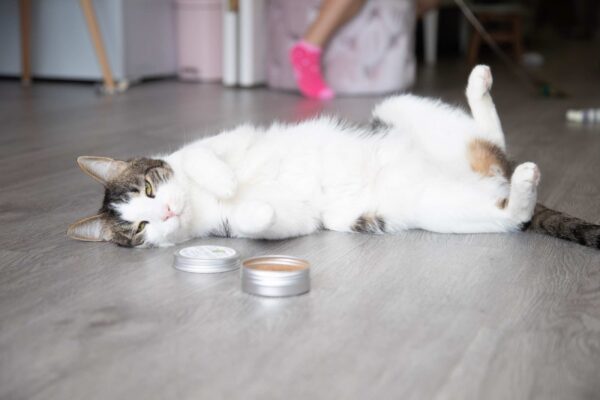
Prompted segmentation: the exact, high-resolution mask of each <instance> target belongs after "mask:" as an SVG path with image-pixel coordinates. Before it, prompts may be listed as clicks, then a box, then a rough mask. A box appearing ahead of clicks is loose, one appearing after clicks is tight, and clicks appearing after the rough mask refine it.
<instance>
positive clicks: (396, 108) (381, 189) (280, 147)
mask: <svg viewBox="0 0 600 400" xmlns="http://www.w3.org/2000/svg"><path fill="white" fill-rule="evenodd" d="M491 85H492V76H491V73H490V69H489V68H488V67H486V66H477V67H475V68H474V69H473V71H472V72H471V75H470V77H469V82H468V85H467V90H466V95H467V100H468V102H469V106H470V108H471V112H472V116H469V115H467V114H466V113H465V112H463V111H462V110H460V109H458V108H454V107H451V106H449V105H447V104H444V103H442V102H440V101H437V100H431V99H426V98H421V97H416V96H411V95H405V96H398V97H391V98H388V99H387V100H385V101H383V102H382V103H381V104H379V105H378V106H377V107H375V109H374V111H373V119H372V123H371V126H369V127H356V126H352V125H350V124H347V123H344V122H341V121H339V120H336V119H333V118H329V117H321V118H317V119H313V120H309V121H305V122H302V123H299V124H292V125H284V124H274V125H272V126H271V127H269V128H267V129H263V128H258V127H252V126H248V125H243V126H240V127H238V128H236V129H234V130H231V131H227V132H223V133H221V134H219V135H216V136H214V137H210V138H206V139H201V140H199V141H196V142H194V143H191V144H189V145H187V146H185V147H183V148H182V149H180V150H178V151H176V152H174V153H172V154H169V155H167V156H161V157H156V158H135V159H132V160H129V161H117V160H113V159H110V158H103V157H79V158H78V160H77V162H78V163H79V165H80V167H81V168H82V169H83V171H84V172H86V173H87V174H89V175H90V176H91V177H93V178H94V179H96V180H98V181H99V182H100V183H102V184H103V185H104V186H105V188H106V191H105V195H104V202H103V204H102V208H100V211H99V213H98V215H95V216H93V217H89V218H85V219H82V220H80V221H78V222H76V223H74V224H73V225H71V226H70V227H69V229H68V235H69V236H70V237H72V238H74V239H79V240H87V241H110V242H113V243H116V244H118V245H121V246H128V247H150V246H170V245H172V244H174V243H179V242H183V241H185V240H189V239H192V238H195V237H204V236H211V235H212V236H223V237H247V238H261V239H283V238H289V237H294V236H298V235H307V234H310V233H312V232H315V231H317V230H319V229H329V230H334V231H340V232H368V233H394V232H399V231H402V230H406V229H412V228H420V229H426V230H429V231H433V232H453V233H477V232H515V231H521V230H533V231H536V232H541V233H545V234H548V235H551V236H555V237H559V238H562V239H567V240H572V241H575V242H578V243H581V244H583V245H586V246H590V247H596V248H600V226H599V225H594V224H589V223H586V222H584V221H581V220H579V219H576V218H572V217H569V216H567V215H565V214H562V213H560V212H557V211H553V210H549V209H547V208H545V207H544V206H542V205H539V204H537V205H536V197H537V186H538V183H539V180H540V172H539V170H538V168H537V166H536V165H535V164H533V163H531V162H527V163H523V164H519V165H517V166H516V167H514V166H513V164H512V163H510V162H509V161H508V159H507V156H506V153H505V143H504V134H503V132H502V127H501V125H500V120H499V118H498V114H497V113H496V108H495V106H494V103H493V101H492V98H491V96H490V93H489V90H490V88H491Z"/></svg>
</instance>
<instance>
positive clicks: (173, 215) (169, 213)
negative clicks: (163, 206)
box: [162, 204, 178, 221]
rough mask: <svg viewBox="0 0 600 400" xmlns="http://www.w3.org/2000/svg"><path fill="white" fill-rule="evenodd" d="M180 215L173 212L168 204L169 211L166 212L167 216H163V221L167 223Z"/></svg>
mask: <svg viewBox="0 0 600 400" xmlns="http://www.w3.org/2000/svg"><path fill="white" fill-rule="evenodd" d="M177 216H178V214H177V213H176V212H174V211H173V210H171V207H169V205H168V204H167V210H166V212H165V215H164V216H163V218H162V220H163V221H166V220H168V219H169V218H171V217H177Z"/></svg>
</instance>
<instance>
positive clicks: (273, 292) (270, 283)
mask: <svg viewBox="0 0 600 400" xmlns="http://www.w3.org/2000/svg"><path fill="white" fill-rule="evenodd" d="M309 290H310V264H309V263H308V261H306V260H302V259H300V258H296V257H290V256H277V255H273V256H261V257H253V258H248V259H246V260H244V261H243V262H242V291H244V292H246V293H250V294H255V295H259V296H267V297H285V296H296V295H299V294H303V293H306V292H308V291H309Z"/></svg>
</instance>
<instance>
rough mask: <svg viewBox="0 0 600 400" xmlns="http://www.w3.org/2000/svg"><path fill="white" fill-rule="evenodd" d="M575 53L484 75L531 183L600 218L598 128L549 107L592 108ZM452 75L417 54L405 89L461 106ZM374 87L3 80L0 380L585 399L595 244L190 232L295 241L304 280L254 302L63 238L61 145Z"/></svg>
mask: <svg viewBox="0 0 600 400" xmlns="http://www.w3.org/2000/svg"><path fill="white" fill-rule="evenodd" d="M584 50H585V49H584ZM585 54H587V53H586V52H585V51H581V49H579V50H578V51H576V49H575V50H568V51H567V50H564V51H562V52H561V53H560V54H554V56H553V57H552V55H551V59H550V70H551V71H552V74H551V76H553V77H555V78H559V82H560V83H561V84H562V86H563V87H564V88H566V89H567V90H570V91H571V94H572V97H571V98H570V99H569V100H544V99H537V98H533V97H531V96H530V95H529V94H527V93H526V92H524V91H523V90H522V89H521V88H519V87H518V85H517V83H516V82H515V80H514V79H513V78H512V77H511V76H510V75H508V74H507V73H506V72H503V71H502V70H498V68H496V70H495V71H494V72H495V73H496V79H495V86H494V91H493V93H494V96H495V98H496V103H497V105H498V108H499V110H500V114H501V118H502V119H503V123H504V127H505V130H506V132H507V135H508V143H509V148H510V150H511V153H512V155H513V156H514V158H516V159H517V160H521V161H525V160H532V161H536V162H538V163H539V165H540V167H541V170H542V173H543V183H542V186H541V193H540V199H541V201H543V202H545V203H546V204H547V205H548V206H550V207H555V208H559V209H562V210H565V211H568V212H570V213H572V214H574V215H577V216H580V217H583V218H586V219H588V220H591V221H595V222H600V201H599V199H600V178H599V171H600V128H581V127H570V126H568V125H566V124H565V122H564V112H565V110H566V109H567V108H570V107H591V106H594V107H597V106H600V96H599V88H600V71H599V70H598V69H597V68H596V69H594V66H595V65H596V64H594V61H595V60H593V59H591V58H590V57H587V58H584V59H581V56H582V55H585ZM573 57H580V59H574V58H573ZM553 60H554V61H553ZM573 60H575V61H576V62H575V61H573ZM572 61H573V62H572ZM467 73H468V71H467V70H466V68H465V67H464V66H463V64H462V63H458V62H450V63H442V64H441V65H440V66H439V67H438V68H437V70H433V69H432V70H427V69H424V70H421V73H420V80H419V83H418V85H417V87H416V88H415V91H416V92H417V93H421V94H430V95H435V96H441V97H443V98H445V99H447V100H449V101H451V102H460V103H463V104H464V100H463V96H462V91H463V87H464V84H465V81H466V76H467ZM377 100H378V99H376V98H371V97H364V98H340V99H338V100H335V101H333V102H331V103H328V104H326V105H321V104H319V103H316V102H311V101H307V100H302V99H300V98H299V97H297V96H295V95H292V94H288V93H277V92H269V91H266V90H262V89H261V90H240V91H236V90H228V89H223V88H221V87H220V86H219V85H193V84H191V85H190V84H180V83H176V82H169V81H167V82H164V81H163V82H154V83H147V84H144V85H141V86H138V87H134V88H132V89H131V90H130V91H129V92H128V93H126V94H124V95H119V96H115V97H113V98H99V97H96V96H94V94H93V93H92V92H91V89H90V87H89V86H85V85H73V84H58V83H41V84H36V85H34V86H33V88H31V89H29V90H22V89H21V88H20V87H19V85H18V84H17V83H16V82H13V81H3V82H0V132H1V135H0V143H1V146H0V157H1V158H0V171H1V173H0V187H2V191H1V193H0V226H1V230H0V242H1V243H2V246H1V249H0V324H1V325H0V398H1V399H132V398H139V399H159V398H190V399H219V398H226V399H232V398H243V399H315V398H323V399H368V398H387V399H409V398H413V399H426V398H439V399H445V398H449V399H494V398H496V399H519V398H536V399H552V398H555V399H578V398H581V399H583V398H586V399H588V398H600V251H597V250H592V249H589V248H584V247H581V246H579V245H575V244H571V243H566V242H562V241H559V240H555V239H551V238H547V237H542V236H536V235H533V234H512V235H494V234H489V235H463V236H460V235H438V234H431V233H426V232H420V231H415V232H407V233H405V234H402V235H398V236H368V235H348V234H339V233H331V232H325V233H321V234H318V235H313V236H309V237H303V238H298V239H294V240H288V241H282V242H260V241H256V242H252V241H246V240H226V239H216V240H215V239H211V240H197V241H194V242H193V243H197V244H199V243H205V244H207V243H218V244H224V245H227V246H231V247H234V248H236V249H238V250H239V251H240V252H241V253H242V254H243V256H253V255H259V254H268V253H279V254H290V255H295V256H300V257H303V258H306V259H308V260H310V262H311V263H312V265H313V268H312V284H313V288H312V291H311V292H310V293H309V294H308V295H305V296H301V297H297V298H288V299H263V298H258V297H252V296H249V295H246V294H243V293H241V292H240V289H239V286H240V283H239V275H238V274H237V273H235V272H234V273H224V274H220V275H210V276H200V275H194V274H189V273H182V272H178V271H176V270H174V269H173V268H172V267H171V264H172V253H173V249H153V250H129V249H123V248H117V247H114V246H111V245H107V244H89V243H81V242H75V241H70V240H67V238H66V236H65V233H64V232H65V229H66V227H67V225H68V224H69V223H70V222H73V221H74V220H75V219H77V218H79V217H82V216H86V215H88V214H92V213H94V212H95V211H96V209H97V208H98V206H99V204H100V196H101V188H100V186H99V185H98V184H96V183H95V182H93V181H92V180H91V179H90V178H88V177H87V176H85V175H84V174H82V173H81V172H80V171H79V170H78V169H77V167H76V165H75V158H76V157H77V156H78V155H82V154H88V155H109V156H114V157H130V156H133V155H144V154H152V153H155V152H164V151H170V150H173V149H175V148H177V147H178V146H180V145H181V144H183V143H185V142H186V141H189V140H192V139H194V138H197V137H199V136H200V135H202V134H207V133H213V132H215V131H217V130H218V129H220V128H224V127H231V126H233V125H234V124H236V123H238V122H242V121H252V122H256V123H267V122H268V121H271V120H272V119H275V118H278V119H283V120H297V119H301V118H305V117H309V116H311V115H314V114H315V113H318V112H320V111H323V110H324V111H327V112H336V113H340V114H342V115H344V116H346V117H348V118H350V119H352V120H355V121H361V120H364V119H366V118H367V116H368V114H369V109H370V108H371V106H372V105H373V104H374V103H375V102H376V101H377Z"/></svg>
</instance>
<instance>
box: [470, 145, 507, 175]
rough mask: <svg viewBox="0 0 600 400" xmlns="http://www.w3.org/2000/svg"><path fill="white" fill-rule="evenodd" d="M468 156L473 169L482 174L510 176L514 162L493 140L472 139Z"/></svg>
mask: <svg viewBox="0 0 600 400" xmlns="http://www.w3.org/2000/svg"><path fill="white" fill-rule="evenodd" d="M468 158H469V163H470V166H471V169H472V170H473V171H474V172H477V173H478V174H480V175H482V176H488V177H489V176H504V177H505V178H508V177H509V176H510V173H511V170H512V163H511V162H510V161H509V160H508V158H507V157H506V154H505V153H504V151H503V150H502V149H501V148H500V147H499V146H497V145H495V144H493V143H492V142H489V141H487V140H484V139H474V140H472V141H471V142H470V143H469V149H468Z"/></svg>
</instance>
